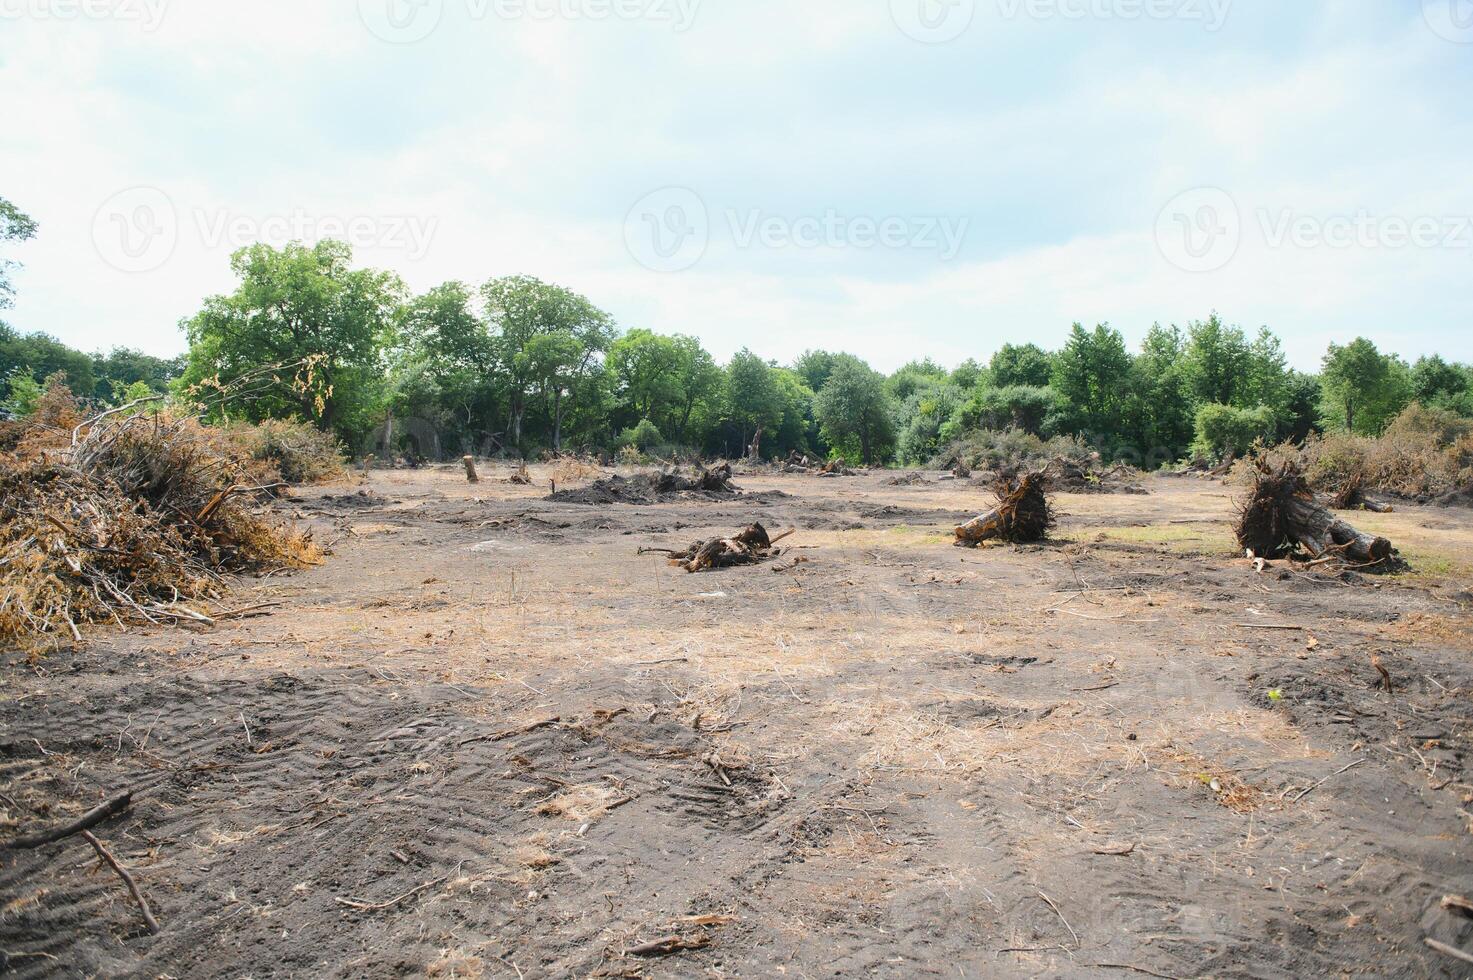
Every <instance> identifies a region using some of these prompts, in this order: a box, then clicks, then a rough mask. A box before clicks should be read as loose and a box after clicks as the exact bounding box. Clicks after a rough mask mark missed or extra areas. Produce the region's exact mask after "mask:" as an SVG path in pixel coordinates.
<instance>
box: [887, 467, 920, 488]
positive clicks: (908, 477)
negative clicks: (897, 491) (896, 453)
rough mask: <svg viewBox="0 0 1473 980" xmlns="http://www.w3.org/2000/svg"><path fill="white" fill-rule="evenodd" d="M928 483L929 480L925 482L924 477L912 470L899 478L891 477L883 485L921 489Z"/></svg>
mask: <svg viewBox="0 0 1473 980" xmlns="http://www.w3.org/2000/svg"><path fill="white" fill-rule="evenodd" d="M930 482H931V481H930V480H927V479H926V478H925V477H924V476H922V475H921V474H919V473H917V472H915V471H914V470H912V471H911V472H909V473H902V474H901V475H900V476H892V477H891V478H890V479H888V480H886V481H885V485H886V486H891V487H923V486H925V485H926V484H927V483H930Z"/></svg>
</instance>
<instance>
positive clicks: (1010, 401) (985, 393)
mask: <svg viewBox="0 0 1473 980" xmlns="http://www.w3.org/2000/svg"><path fill="white" fill-rule="evenodd" d="M1059 409H1060V402H1059V397H1058V395H1057V394H1056V393H1055V392H1054V390H1053V389H1052V388H1041V387H1036V386H1034V385H1009V386H1008V387H1006V388H994V387H992V386H991V385H983V386H981V387H978V388H976V389H974V390H973V392H972V397H971V398H969V399H967V400H966V401H965V402H963V403H962V404H961V406H960V407H959V409H958V419H959V421H960V423H961V425H962V427H963V428H964V429H991V430H1001V429H1018V430H1019V431H1021V432H1028V433H1031V434H1032V435H1036V436H1037V435H1052V434H1053V433H1052V431H1051V430H1052V428H1053V426H1054V425H1056V424H1057V422H1058V414H1059Z"/></svg>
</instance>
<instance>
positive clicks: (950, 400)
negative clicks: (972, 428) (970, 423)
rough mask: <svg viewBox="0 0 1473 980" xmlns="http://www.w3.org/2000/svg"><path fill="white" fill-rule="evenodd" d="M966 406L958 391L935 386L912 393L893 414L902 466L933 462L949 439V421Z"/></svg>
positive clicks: (950, 428)
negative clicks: (894, 415)
mask: <svg viewBox="0 0 1473 980" xmlns="http://www.w3.org/2000/svg"><path fill="white" fill-rule="evenodd" d="M965 402H966V397H965V393H964V392H963V390H962V389H961V388H958V387H957V386H956V385H954V384H951V383H950V382H949V381H948V382H947V383H944V384H935V385H932V386H930V387H928V388H923V389H921V390H920V391H917V392H915V393H914V394H912V395H911V396H910V398H908V399H906V401H905V403H904V404H903V405H901V406H900V408H899V411H898V412H897V414H896V428H897V429H898V436H897V440H896V455H897V456H898V457H899V458H900V461H901V462H902V463H906V464H911V465H920V464H923V463H925V462H927V461H928V460H930V459H932V458H933V457H935V456H936V454H937V453H939V452H940V451H941V449H942V446H943V445H944V443H945V442H946V441H947V440H948V439H949V438H950V436H951V434H952V432H954V431H955V426H954V425H953V423H952V419H953V417H954V416H956V415H957V413H958V412H959V411H961V409H962V406H963V405H964V404H965Z"/></svg>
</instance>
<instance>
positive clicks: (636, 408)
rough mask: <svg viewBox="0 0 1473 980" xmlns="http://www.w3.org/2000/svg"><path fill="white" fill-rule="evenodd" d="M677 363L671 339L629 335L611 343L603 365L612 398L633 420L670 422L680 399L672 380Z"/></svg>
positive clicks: (635, 332)
mask: <svg viewBox="0 0 1473 980" xmlns="http://www.w3.org/2000/svg"><path fill="white" fill-rule="evenodd" d="M679 359H680V353H679V351H678V350H677V349H676V346H675V341H674V338H671V337H666V336H662V335H660V334H657V333H654V332H652V331H650V330H643V329H640V330H631V331H629V332H628V333H626V334H625V335H624V336H622V337H620V338H619V339H618V340H616V341H614V343H613V346H612V347H610V348H609V356H608V359H607V361H606V366H607V369H608V372H609V375H610V379H611V381H612V385H613V390H614V396H615V398H616V399H617V401H618V402H619V403H620V404H621V405H624V406H627V408H628V410H629V412H630V413H631V414H632V415H633V416H634V417H635V418H638V419H655V418H659V419H662V420H663V419H667V418H669V417H670V415H671V414H672V412H673V410H674V406H675V404H676V401H677V399H678V398H679V396H680V392H679V390H678V388H677V385H676V380H675V377H674V375H675V370H676V365H677V363H678V362H679Z"/></svg>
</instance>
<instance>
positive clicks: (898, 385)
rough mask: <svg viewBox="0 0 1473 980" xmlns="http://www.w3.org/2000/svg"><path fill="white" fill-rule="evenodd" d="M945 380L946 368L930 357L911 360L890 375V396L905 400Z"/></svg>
mask: <svg viewBox="0 0 1473 980" xmlns="http://www.w3.org/2000/svg"><path fill="white" fill-rule="evenodd" d="M945 380H946V368H944V367H942V366H941V365H939V364H937V363H936V362H935V361H933V360H931V359H930V358H929V357H928V358H926V359H925V360H921V361H911V362H910V363H909V364H906V365H905V366H903V367H902V368H900V370H898V371H896V372H895V373H894V374H892V375H890V378H889V380H888V381H886V385H887V386H888V387H889V389H890V396H891V397H892V398H894V399H895V400H896V401H899V402H903V401H905V400H906V399H908V398H910V396H912V395H914V394H915V393H916V392H917V391H919V390H920V389H922V388H929V387H932V386H933V385H936V384H939V383H941V382H943V381H945ZM820 387H821V386H820Z"/></svg>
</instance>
